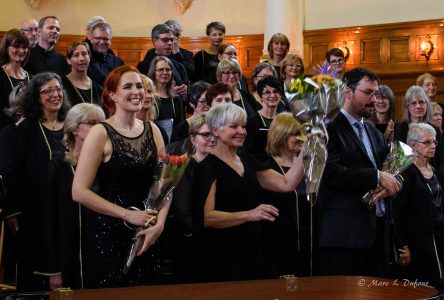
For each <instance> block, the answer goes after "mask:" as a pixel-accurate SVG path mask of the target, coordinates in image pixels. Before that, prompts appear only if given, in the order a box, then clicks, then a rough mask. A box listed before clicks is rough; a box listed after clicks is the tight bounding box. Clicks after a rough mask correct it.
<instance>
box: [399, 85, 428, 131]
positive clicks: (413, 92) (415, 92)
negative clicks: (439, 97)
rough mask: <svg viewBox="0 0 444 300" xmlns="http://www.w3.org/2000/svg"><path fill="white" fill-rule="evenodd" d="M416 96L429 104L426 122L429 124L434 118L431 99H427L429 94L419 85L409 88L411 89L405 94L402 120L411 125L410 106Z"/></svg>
mask: <svg viewBox="0 0 444 300" xmlns="http://www.w3.org/2000/svg"><path fill="white" fill-rule="evenodd" d="M414 96H416V97H418V98H420V99H421V100H424V101H425V102H426V103H427V110H426V115H425V118H424V121H425V122H429V121H430V119H431V118H432V105H431V104H430V99H429V97H427V94H426V93H425V91H424V89H423V88H422V87H420V86H418V85H413V86H411V87H409V89H408V90H407V92H406V93H405V96H404V110H403V114H402V120H403V121H406V122H408V123H410V121H411V120H410V112H409V106H410V102H411V101H412V98H413V97H414Z"/></svg>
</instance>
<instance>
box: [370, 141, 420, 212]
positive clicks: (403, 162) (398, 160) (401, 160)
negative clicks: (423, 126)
mask: <svg viewBox="0 0 444 300" xmlns="http://www.w3.org/2000/svg"><path fill="white" fill-rule="evenodd" d="M414 158H415V152H414V151H413V149H412V148H411V147H410V146H408V145H406V144H404V143H403V142H400V141H396V142H394V143H392V144H391V147H390V153H389V154H388V155H387V157H386V158H385V160H384V163H383V165H382V170H381V171H383V172H387V173H390V174H392V175H394V176H400V174H401V173H402V172H404V170H405V169H407V168H408V167H409V166H410V165H411V164H412V163H413V160H414ZM378 191H379V190H378V189H376V190H374V191H368V192H367V193H365V194H364V196H363V197H362V202H364V203H365V204H367V205H368V207H369V208H372V207H373V206H374V205H375V203H376V200H377V199H375V197H374V195H375V194H376V193H377V192H378Z"/></svg>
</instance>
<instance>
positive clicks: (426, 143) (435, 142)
mask: <svg viewBox="0 0 444 300" xmlns="http://www.w3.org/2000/svg"><path fill="white" fill-rule="evenodd" d="M416 142H417V143H420V144H423V145H426V146H427V147H430V146H431V145H432V144H434V145H435V146H438V141H425V142H420V141H416Z"/></svg>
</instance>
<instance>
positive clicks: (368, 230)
mask: <svg viewBox="0 0 444 300" xmlns="http://www.w3.org/2000/svg"><path fill="white" fill-rule="evenodd" d="M365 129H366V131H367V135H368V137H369V139H370V142H371V145H372V150H373V155H374V158H375V160H376V163H377V165H378V168H379V169H380V167H381V166H382V163H383V160H384V158H385V156H386V155H387V153H388V150H389V149H388V145H387V143H386V141H385V140H384V136H383V135H382V133H381V132H379V130H377V129H376V128H375V127H374V125H372V124H371V123H369V122H365ZM327 130H328V134H329V141H328V144H327V149H328V158H327V163H326V167H325V171H324V175H323V179H322V183H321V187H320V191H319V196H318V200H319V203H318V204H319V246H320V247H342V248H357V249H368V248H370V246H371V245H372V244H373V242H374V241H375V238H376V214H375V208H372V209H369V208H368V207H367V206H366V205H365V204H364V203H362V202H361V198H362V196H363V195H364V194H365V193H366V192H367V191H369V190H371V189H374V188H375V187H376V186H377V178H378V175H377V170H376V169H375V168H374V166H373V164H372V162H371V161H370V158H369V157H368V155H367V152H366V150H365V148H364V146H363V144H362V143H361V141H360V140H359V138H358V136H357V135H356V133H355V132H354V130H353V128H352V125H350V123H349V122H348V120H347V119H346V117H345V116H344V115H343V114H342V113H339V114H338V115H337V117H336V118H335V119H334V120H333V121H332V122H331V123H330V124H328V126H327Z"/></svg>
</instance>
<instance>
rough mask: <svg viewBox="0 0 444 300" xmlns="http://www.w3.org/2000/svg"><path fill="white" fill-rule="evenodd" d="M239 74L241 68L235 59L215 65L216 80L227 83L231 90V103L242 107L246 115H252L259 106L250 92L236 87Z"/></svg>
mask: <svg viewBox="0 0 444 300" xmlns="http://www.w3.org/2000/svg"><path fill="white" fill-rule="evenodd" d="M241 76H242V70H241V67H240V65H239V63H238V62H237V60H232V59H230V60H228V59H225V60H223V61H221V62H220V63H219V64H218V65H217V70H216V77H217V81H218V82H221V83H225V84H227V85H228V86H229V87H230V89H232V90H233V103H234V104H236V105H238V106H240V107H242V108H243V109H244V110H245V111H246V112H247V115H248V116H252V115H254V114H255V112H257V111H258V110H259V109H260V107H259V106H258V105H257V103H256V101H255V100H254V98H253V96H252V95H251V94H250V92H248V91H246V90H240V89H239V88H238V83H239V80H240V78H241Z"/></svg>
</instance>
